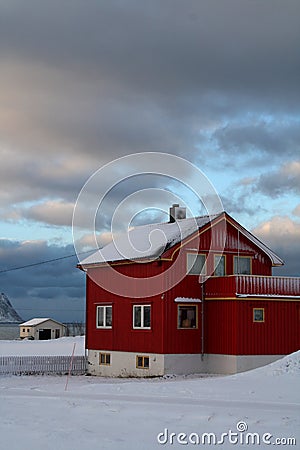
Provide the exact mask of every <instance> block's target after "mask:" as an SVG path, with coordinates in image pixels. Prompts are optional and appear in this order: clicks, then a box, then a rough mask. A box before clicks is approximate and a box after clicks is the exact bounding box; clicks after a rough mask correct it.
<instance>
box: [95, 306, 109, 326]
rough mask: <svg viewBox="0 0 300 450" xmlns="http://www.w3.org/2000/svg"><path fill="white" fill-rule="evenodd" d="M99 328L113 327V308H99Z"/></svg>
mask: <svg viewBox="0 0 300 450" xmlns="http://www.w3.org/2000/svg"><path fill="white" fill-rule="evenodd" d="M96 325H97V328H111V327H112V306H111V305H104V306H97V322H96Z"/></svg>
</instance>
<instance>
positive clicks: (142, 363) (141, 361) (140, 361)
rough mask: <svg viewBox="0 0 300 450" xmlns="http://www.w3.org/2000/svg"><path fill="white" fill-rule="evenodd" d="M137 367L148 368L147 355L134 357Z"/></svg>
mask: <svg viewBox="0 0 300 450" xmlns="http://www.w3.org/2000/svg"><path fill="white" fill-rule="evenodd" d="M136 368H137V369H149V356H139V355H138V356H137V357H136Z"/></svg>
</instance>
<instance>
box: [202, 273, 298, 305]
mask: <svg viewBox="0 0 300 450" xmlns="http://www.w3.org/2000/svg"><path fill="white" fill-rule="evenodd" d="M205 294H206V298H218V297H219V298H223V297H237V298H248V297H249V298H255V297H259V298H262V297H266V298H269V297H272V298H276V297H277V298H287V299H288V298H293V299H295V298H298V299H300V277H273V276H270V277H266V276H260V275H229V276H226V277H211V278H210V279H208V280H207V282H206V287H205Z"/></svg>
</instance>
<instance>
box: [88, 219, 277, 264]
mask: <svg viewBox="0 0 300 450" xmlns="http://www.w3.org/2000/svg"><path fill="white" fill-rule="evenodd" d="M223 214H224V218H226V216H227V218H228V219H229V220H230V221H233V224H234V225H235V226H236V227H237V228H238V229H239V231H240V232H241V233H242V234H243V235H244V236H246V237H247V238H248V239H249V240H250V241H251V242H253V243H254V244H255V245H256V246H257V247H258V248H260V249H261V250H262V251H263V252H264V253H266V254H267V255H268V256H269V258H270V260H271V262H272V265H273V266H281V265H283V261H282V259H281V258H279V256H277V255H276V254H275V253H274V252H273V251H272V250H271V249H270V248H269V247H267V246H266V245H265V244H264V243H263V242H261V241H260V240H259V239H258V238H257V237H255V236H254V235H253V234H252V233H250V232H249V231H248V230H246V229H245V228H244V227H242V226H241V225H240V224H239V223H238V222H236V221H235V220H234V219H233V218H232V217H230V216H228V214H227V213H225V212H223V213H220V214H215V215H211V216H200V217H192V218H188V219H180V220H177V221H176V222H171V223H170V222H167V223H155V224H149V225H142V226H138V227H134V228H132V229H130V230H128V232H127V233H123V234H121V235H119V236H118V237H116V238H115V239H114V240H113V241H112V242H110V243H109V244H107V245H106V246H105V247H103V248H101V249H99V250H97V251H96V252H95V253H93V254H92V255H90V256H88V257H87V258H85V259H84V260H83V261H81V262H80V263H79V267H81V268H84V267H87V266H90V265H94V264H101V263H106V262H114V261H124V260H133V261H135V260H143V259H146V260H149V259H156V258H158V257H159V256H161V255H162V254H163V253H164V252H165V251H166V250H168V249H169V248H171V247H173V246H174V245H176V244H178V243H179V242H181V241H183V240H184V239H186V238H187V237H188V236H191V235H192V234H193V233H195V232H196V231H197V230H199V229H201V228H203V227H204V226H205V225H207V224H208V223H209V222H212V221H214V220H215V219H217V218H218V217H221V216H222V215H223Z"/></svg>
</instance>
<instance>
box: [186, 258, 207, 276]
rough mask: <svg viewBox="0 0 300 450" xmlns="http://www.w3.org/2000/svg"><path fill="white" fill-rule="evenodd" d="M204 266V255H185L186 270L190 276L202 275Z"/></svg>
mask: <svg viewBox="0 0 300 450" xmlns="http://www.w3.org/2000/svg"><path fill="white" fill-rule="evenodd" d="M204 264H205V256H204V255H197V254H196V253H195V254H193V253H188V254H187V269H188V273H189V274H190V275H200V274H201V273H203V267H204Z"/></svg>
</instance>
